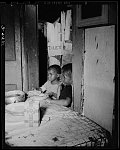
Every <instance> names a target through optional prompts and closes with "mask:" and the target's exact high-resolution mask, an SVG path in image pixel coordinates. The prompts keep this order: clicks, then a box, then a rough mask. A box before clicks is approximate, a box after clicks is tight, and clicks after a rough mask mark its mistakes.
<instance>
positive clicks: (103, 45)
mask: <svg viewBox="0 0 120 150" xmlns="http://www.w3.org/2000/svg"><path fill="white" fill-rule="evenodd" d="M114 77H115V27H114V26H104V27H96V28H89V29H85V61H84V96H85V100H84V114H85V116H87V117H89V118H90V119H92V120H94V121H95V122H97V123H98V124H100V125H101V126H102V127H104V128H106V129H107V130H108V131H110V132H112V117H113V105H114V94H115V93H114Z"/></svg>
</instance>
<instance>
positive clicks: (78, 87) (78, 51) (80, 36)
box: [72, 6, 84, 113]
mask: <svg viewBox="0 0 120 150" xmlns="http://www.w3.org/2000/svg"><path fill="white" fill-rule="evenodd" d="M75 20H76V7H75V6H74V7H73V58H72V62H73V86H74V91H73V94H74V102H73V105H74V110H75V111H77V112H79V113H82V107H81V102H82V79H83V52H84V30H83V29H78V27H77V26H76V21H75Z"/></svg>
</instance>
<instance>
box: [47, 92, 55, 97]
mask: <svg viewBox="0 0 120 150" xmlns="http://www.w3.org/2000/svg"><path fill="white" fill-rule="evenodd" d="M48 95H49V96H50V97H55V98H57V94H56V93H54V92H49V93H48Z"/></svg>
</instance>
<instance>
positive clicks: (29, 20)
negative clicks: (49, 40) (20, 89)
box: [24, 5, 39, 90]
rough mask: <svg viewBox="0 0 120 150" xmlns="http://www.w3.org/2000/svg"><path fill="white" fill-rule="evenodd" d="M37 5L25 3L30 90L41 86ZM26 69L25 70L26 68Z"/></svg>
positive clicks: (25, 50)
mask: <svg viewBox="0 0 120 150" xmlns="http://www.w3.org/2000/svg"><path fill="white" fill-rule="evenodd" d="M37 37H38V36H37V6H36V5H25V12H24V54H25V59H26V62H27V70H26V72H27V76H28V90H31V89H32V87H34V88H36V87H38V86H39V58H38V56H39V52H38V43H37V41H38V39H37ZM24 71H25V70H24Z"/></svg>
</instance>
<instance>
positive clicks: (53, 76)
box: [39, 64, 61, 99]
mask: <svg viewBox="0 0 120 150" xmlns="http://www.w3.org/2000/svg"><path fill="white" fill-rule="evenodd" d="M60 74H61V68H60V66H59V65H56V64H55V65H52V66H50V67H49V68H48V81H47V82H46V83H45V84H44V85H43V86H41V87H40V88H39V90H40V91H41V92H43V93H46V94H48V96H49V97H50V98H51V99H56V98H57V96H59V91H58V90H59V85H60V83H61V82H60Z"/></svg>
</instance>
